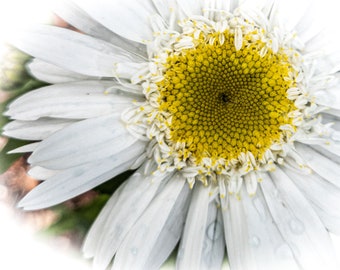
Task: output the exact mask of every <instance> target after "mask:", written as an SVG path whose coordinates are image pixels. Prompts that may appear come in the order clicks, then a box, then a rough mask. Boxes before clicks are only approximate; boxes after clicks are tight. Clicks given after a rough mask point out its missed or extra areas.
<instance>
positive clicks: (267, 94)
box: [157, 31, 296, 165]
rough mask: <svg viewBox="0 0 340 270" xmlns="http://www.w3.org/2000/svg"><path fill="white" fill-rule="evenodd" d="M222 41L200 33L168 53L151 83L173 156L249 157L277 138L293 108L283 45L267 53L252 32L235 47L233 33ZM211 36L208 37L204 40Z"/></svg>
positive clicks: (213, 159) (257, 155)
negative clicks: (188, 45) (156, 79)
mask: <svg viewBox="0 0 340 270" xmlns="http://www.w3.org/2000/svg"><path fill="white" fill-rule="evenodd" d="M219 35H224V38H223V39H222V40H223V43H221V42H220V41H219V40H221V39H219V38H214V36H209V35H208V36H203V35H201V36H200V37H199V38H198V39H197V40H196V42H195V44H196V45H195V47H194V48H187V49H182V50H180V51H172V52H169V54H168V57H167V59H166V63H165V64H164V74H163V79H162V80H161V81H159V82H157V87H158V91H159V93H160V94H159V98H158V104H159V110H160V111H161V112H164V114H165V115H169V117H168V119H167V126H168V129H169V134H168V135H169V136H168V137H169V138H168V144H169V145H170V147H172V148H173V150H174V151H175V152H177V153H183V154H182V155H181V156H180V158H181V159H182V160H183V161H186V159H188V158H189V157H190V158H191V160H194V162H195V163H196V165H198V164H200V163H202V162H203V160H204V159H206V158H209V159H210V160H211V163H212V164H215V163H217V162H218V161H220V160H221V159H222V160H225V161H226V162H227V163H228V162H231V161H232V160H233V159H237V158H238V157H239V156H240V155H241V154H242V153H251V154H252V156H253V157H254V158H255V160H259V159H261V158H262V156H263V155H264V153H265V152H266V150H267V149H269V148H270V146H271V145H273V144H275V143H280V141H281V140H282V138H283V136H286V135H285V134H283V131H282V130H281V128H280V127H281V126H284V125H287V124H289V125H291V124H292V119H291V118H290V117H288V115H289V113H290V112H292V111H294V110H296V107H295V105H294V102H293V101H292V100H289V99H288V98H287V91H288V89H290V88H292V87H294V85H295V81H294V79H290V78H291V76H290V75H289V74H292V73H294V70H293V67H292V65H291V64H290V62H289V57H288V56H287V54H286V53H285V52H284V50H282V49H279V50H278V51H277V52H275V53H274V52H273V50H271V49H270V48H266V53H265V54H264V55H263V53H261V52H262V51H263V48H264V47H265V46H266V44H265V43H264V42H263V41H261V40H254V38H253V36H254V34H253V33H248V34H247V35H245V36H244V37H243V43H242V46H241V48H236V47H235V45H234V44H235V43H234V38H235V36H234V34H233V33H231V32H228V31H226V32H224V33H222V34H220V33H219ZM211 40H214V42H208V41H211Z"/></svg>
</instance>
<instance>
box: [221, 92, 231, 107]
mask: <svg viewBox="0 0 340 270" xmlns="http://www.w3.org/2000/svg"><path fill="white" fill-rule="evenodd" d="M218 99H219V100H220V101H222V102H223V103H225V104H227V103H229V102H230V98H229V96H228V94H227V93H225V92H224V93H220V94H219V96H218Z"/></svg>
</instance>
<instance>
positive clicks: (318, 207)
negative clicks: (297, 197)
mask: <svg viewBox="0 0 340 270" xmlns="http://www.w3.org/2000/svg"><path fill="white" fill-rule="evenodd" d="M283 170H284V172H285V173H286V174H287V175H288V176H289V177H290V179H291V180H292V181H293V182H294V184H295V185H296V186H297V187H298V188H299V189H300V190H301V192H302V193H303V194H305V196H306V197H307V198H308V199H309V200H310V202H311V204H312V206H313V208H314V209H315V211H316V212H317V214H318V215H319V217H320V218H321V220H322V222H323V223H324V224H325V226H326V227H327V229H328V230H330V231H331V232H333V233H337V234H340V209H339V207H337V206H338V205H340V189H339V188H338V187H335V186H334V185H332V184H331V183H329V182H328V181H325V180H324V179H322V178H321V177H320V176H318V175H316V174H310V175H302V174H297V173H295V172H292V171H290V170H289V169H283Z"/></svg>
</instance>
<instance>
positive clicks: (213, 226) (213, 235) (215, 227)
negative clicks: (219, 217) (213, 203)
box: [206, 222, 222, 241]
mask: <svg viewBox="0 0 340 270" xmlns="http://www.w3.org/2000/svg"><path fill="white" fill-rule="evenodd" d="M206 234H207V236H208V238H209V239H210V240H212V241H215V240H217V239H218V238H220V237H221V235H222V225H221V223H220V222H212V223H210V225H209V226H208V228H207V231H206Z"/></svg>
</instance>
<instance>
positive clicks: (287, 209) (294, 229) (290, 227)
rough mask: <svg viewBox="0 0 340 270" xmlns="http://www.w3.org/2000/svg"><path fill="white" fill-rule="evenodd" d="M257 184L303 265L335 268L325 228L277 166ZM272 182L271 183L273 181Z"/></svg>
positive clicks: (295, 255) (310, 267)
mask: <svg viewBox="0 0 340 270" xmlns="http://www.w3.org/2000/svg"><path fill="white" fill-rule="evenodd" d="M271 177H272V179H273V180H271V178H270V177H269V175H268V174H263V182H262V183H261V184H260V185H261V188H262V191H263V193H264V197H265V200H266V202H267V205H268V208H269V210H270V213H271V215H272V217H273V219H274V221H275V223H276V225H277V227H278V229H279V231H280V232H281V234H282V236H283V238H284V239H285V240H286V241H287V243H288V245H289V246H290V247H291V248H292V249H293V252H294V257H295V259H296V260H297V262H298V264H299V265H300V266H301V268H303V269H320V268H325V269H334V270H335V269H339V267H338V265H337V262H336V258H335V256H334V250H333V247H332V244H331V242H330V238H329V235H328V232H327V231H326V229H325V227H324V225H323V224H322V222H321V220H320V218H319V217H318V216H317V214H316V213H315V211H314V210H313V208H312V207H311V205H310V203H309V202H308V201H307V200H306V198H305V197H304V196H303V195H302V194H301V192H300V191H299V190H298V189H297V188H296V186H295V185H294V184H293V183H292V182H291V180H290V179H289V177H288V176H287V175H285V174H284V173H283V172H282V171H281V170H280V169H279V168H277V169H276V171H275V172H273V173H271ZM274 183H275V185H274Z"/></svg>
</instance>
